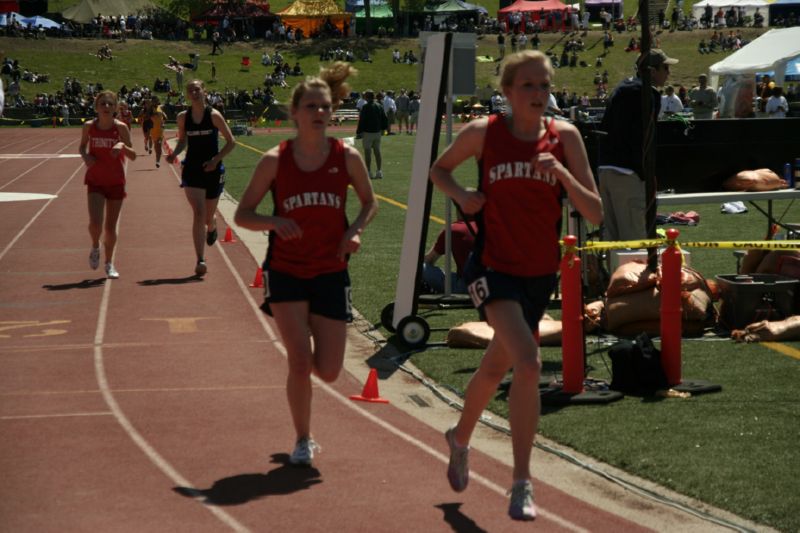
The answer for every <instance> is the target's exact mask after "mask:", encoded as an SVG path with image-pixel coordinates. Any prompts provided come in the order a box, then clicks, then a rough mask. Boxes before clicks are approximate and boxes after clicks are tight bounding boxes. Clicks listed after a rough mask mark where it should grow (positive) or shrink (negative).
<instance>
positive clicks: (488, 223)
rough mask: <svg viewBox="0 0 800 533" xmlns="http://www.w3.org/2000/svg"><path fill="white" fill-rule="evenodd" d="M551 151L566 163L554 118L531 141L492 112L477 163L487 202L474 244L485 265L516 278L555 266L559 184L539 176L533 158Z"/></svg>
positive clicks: (547, 271)
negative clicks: (512, 131) (522, 138)
mask: <svg viewBox="0 0 800 533" xmlns="http://www.w3.org/2000/svg"><path fill="white" fill-rule="evenodd" d="M540 152H551V153H552V154H553V155H554V156H555V157H556V158H557V159H558V160H559V161H561V162H562V163H564V147H563V145H562V144H561V140H560V138H559V135H558V132H557V131H556V128H555V125H554V121H552V120H551V121H550V123H549V124H548V126H547V129H546V131H545V133H544V135H543V136H542V137H541V138H540V139H539V140H538V141H535V142H529V141H522V140H520V139H517V138H516V137H514V136H513V135H512V133H511V131H509V129H508V126H507V125H506V121H505V117H503V116H502V115H492V116H491V117H489V125H488V127H487V129H486V137H485V140H484V143H483V152H482V156H481V160H480V161H479V163H478V169H479V170H478V171H479V173H480V190H481V191H482V192H483V193H484V194H485V195H486V203H485V204H484V207H483V211H482V213H481V217H480V222H481V224H480V226H481V228H480V229H481V232H480V235H479V239H478V246H479V249H480V250H481V256H480V257H481V262H482V263H483V265H485V266H487V267H489V268H492V269H494V270H496V271H498V272H503V273H505V274H511V275H514V276H543V275H546V274H552V273H554V272H556V271H557V270H558V262H559V257H560V250H559V245H558V240H559V236H560V235H559V233H560V231H561V197H562V194H563V189H562V187H561V182H559V181H558V180H557V179H556V177H555V176H553V175H550V174H544V175H543V174H539V173H538V172H535V171H534V169H533V167H532V165H531V158H532V157H533V156H534V155H535V154H537V153H540Z"/></svg>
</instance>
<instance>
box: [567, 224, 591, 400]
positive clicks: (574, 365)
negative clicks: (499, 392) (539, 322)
mask: <svg viewBox="0 0 800 533" xmlns="http://www.w3.org/2000/svg"><path fill="white" fill-rule="evenodd" d="M577 242H578V239H577V237H575V236H574V235H566V236H565V237H564V246H565V247H566V249H565V251H564V255H563V257H562V258H561V328H562V329H561V339H562V340H561V346H562V351H561V353H562V356H561V357H562V365H563V376H564V378H563V379H564V387H563V391H564V392H566V393H569V394H579V393H581V392H583V377H584V372H585V369H584V364H583V361H584V352H585V346H584V342H583V296H582V295H581V258H580V256H578V254H577V251H576V250H575V245H576V244H577Z"/></svg>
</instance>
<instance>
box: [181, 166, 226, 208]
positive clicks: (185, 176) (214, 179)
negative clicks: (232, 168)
mask: <svg viewBox="0 0 800 533" xmlns="http://www.w3.org/2000/svg"><path fill="white" fill-rule="evenodd" d="M182 165H183V170H182V171H181V187H194V188H196V189H205V191H206V199H207V200H213V199H214V198H219V196H220V195H221V194H222V190H223V189H224V188H225V166H224V165H223V164H222V163H220V164H219V165H217V168H216V169H214V170H213V171H211V172H206V171H205V170H203V165H202V164H201V165H200V166H197V165H189V164H187V163H186V161H184V162H183V163H182Z"/></svg>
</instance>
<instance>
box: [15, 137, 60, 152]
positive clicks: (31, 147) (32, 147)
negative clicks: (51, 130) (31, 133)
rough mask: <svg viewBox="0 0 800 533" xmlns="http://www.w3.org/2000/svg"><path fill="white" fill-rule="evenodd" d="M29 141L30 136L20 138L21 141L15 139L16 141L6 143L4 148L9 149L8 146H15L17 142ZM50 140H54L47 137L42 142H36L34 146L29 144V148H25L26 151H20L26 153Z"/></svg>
mask: <svg viewBox="0 0 800 533" xmlns="http://www.w3.org/2000/svg"><path fill="white" fill-rule="evenodd" d="M27 142H28V138H25V139H20V140H19V141H14V142H12V143H10V144H7V145H5V146H4V148H5V149H8V148H10V147H12V146H14V145H15V144H24V143H27ZM49 142H52V141H51V140H50V139H45V140H44V141H42V142H40V143H38V144H34V145H33V146H29V147H28V149H27V150H24V151H22V152H19V153H20V154H26V153H28V152H30V151H31V150H33V149H34V148H39V147H40V146H41V145H43V144H47V143H49Z"/></svg>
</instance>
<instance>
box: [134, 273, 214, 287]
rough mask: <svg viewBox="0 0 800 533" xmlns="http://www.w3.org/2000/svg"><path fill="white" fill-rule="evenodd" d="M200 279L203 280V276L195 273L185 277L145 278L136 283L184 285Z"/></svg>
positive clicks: (143, 284) (150, 285)
mask: <svg viewBox="0 0 800 533" xmlns="http://www.w3.org/2000/svg"><path fill="white" fill-rule="evenodd" d="M198 281H203V276H198V275H197V274H195V275H193V276H186V277H185V278H161V279H143V280H142V281H137V282H136V283H137V284H138V285H141V286H142V287H154V286H156V285H184V284H186V283H197V282H198Z"/></svg>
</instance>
